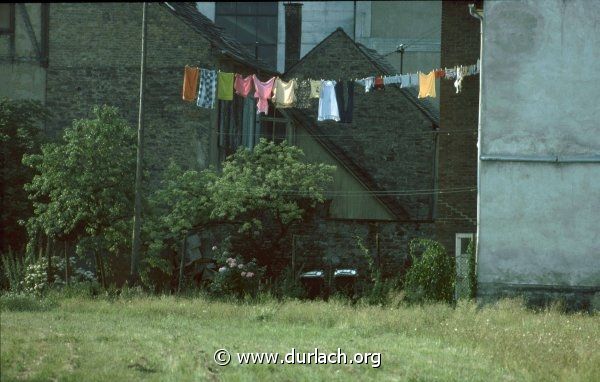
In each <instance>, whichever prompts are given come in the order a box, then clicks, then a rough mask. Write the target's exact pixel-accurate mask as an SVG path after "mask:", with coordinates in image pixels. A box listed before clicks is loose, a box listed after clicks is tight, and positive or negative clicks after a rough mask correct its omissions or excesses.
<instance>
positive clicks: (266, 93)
mask: <svg viewBox="0 0 600 382" xmlns="http://www.w3.org/2000/svg"><path fill="white" fill-rule="evenodd" d="M275 78H277V77H273V78H271V79H270V80H268V81H267V82H261V81H260V80H259V79H258V77H256V74H253V75H252V80H253V81H254V98H258V103H257V104H256V114H259V113H265V114H268V113H269V101H268V100H269V99H270V98H271V93H272V92H273V85H275Z"/></svg>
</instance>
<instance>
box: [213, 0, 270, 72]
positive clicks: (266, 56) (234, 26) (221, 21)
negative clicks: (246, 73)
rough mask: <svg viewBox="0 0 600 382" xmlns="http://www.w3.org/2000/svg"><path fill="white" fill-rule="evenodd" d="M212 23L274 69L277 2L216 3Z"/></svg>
mask: <svg viewBox="0 0 600 382" xmlns="http://www.w3.org/2000/svg"><path fill="white" fill-rule="evenodd" d="M215 5H216V9H215V23H216V24H217V25H219V26H221V27H223V28H225V30H226V31H227V32H228V33H229V34H230V35H232V36H233V37H235V38H236V40H238V41H239V42H240V43H241V44H242V45H244V46H245V47H246V48H247V49H248V51H249V52H251V53H252V54H254V56H255V57H256V58H260V59H262V60H263V61H265V62H266V63H267V64H269V65H271V67H272V68H275V67H276V66H277V2H217V3H216V4H215Z"/></svg>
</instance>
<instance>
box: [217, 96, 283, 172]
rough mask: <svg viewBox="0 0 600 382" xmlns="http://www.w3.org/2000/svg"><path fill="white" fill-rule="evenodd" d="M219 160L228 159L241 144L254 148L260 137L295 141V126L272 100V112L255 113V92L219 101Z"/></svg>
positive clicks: (280, 140)
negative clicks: (293, 126) (244, 96)
mask: <svg viewBox="0 0 600 382" xmlns="http://www.w3.org/2000/svg"><path fill="white" fill-rule="evenodd" d="M218 107H219V123H218V126H219V140H218V145H219V161H223V160H225V158H227V157H228V156H229V155H231V154H233V153H234V152H235V151H236V150H237V149H238V148H239V147H240V146H244V147H247V148H250V149H252V148H254V146H256V145H257V144H258V142H259V140H260V138H266V139H267V140H269V141H273V142H275V143H281V142H283V141H284V140H285V141H287V142H288V143H289V144H294V141H293V138H294V137H293V129H292V125H291V124H290V123H289V121H288V119H287V118H286V117H285V115H284V114H283V113H282V112H281V111H280V110H278V109H276V108H275V107H274V106H273V105H272V104H270V103H269V114H267V115H264V114H260V115H257V114H256V100H255V99H254V95H253V93H251V94H249V95H248V97H246V98H243V97H240V96H238V95H237V94H234V95H233V100H232V101H219V104H218Z"/></svg>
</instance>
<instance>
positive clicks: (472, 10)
mask: <svg viewBox="0 0 600 382" xmlns="http://www.w3.org/2000/svg"><path fill="white" fill-rule="evenodd" d="M469 14H470V15H471V16H473V17H475V18H476V19H477V20H479V116H478V123H477V229H476V233H475V264H476V265H475V267H477V262H478V261H477V260H478V257H479V242H480V240H479V237H480V236H479V233H480V230H481V161H480V160H479V158H480V157H481V104H482V102H481V101H482V97H481V94H482V89H483V16H482V15H480V14H479V13H478V12H477V9H475V4H469ZM475 274H477V268H475Z"/></svg>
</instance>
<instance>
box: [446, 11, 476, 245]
mask: <svg viewBox="0 0 600 382" xmlns="http://www.w3.org/2000/svg"><path fill="white" fill-rule="evenodd" d="M469 3H472V1H444V2H443V4H442V42H441V48H442V52H441V66H442V67H453V66H456V65H470V64H474V63H475V62H476V61H477V59H478V58H479V47H480V35H479V33H480V26H479V20H477V19H475V18H474V17H472V16H471V15H470V14H469V10H468V7H467V5H468V4H469ZM478 6H479V7H481V4H479V5H478ZM440 93H441V98H440V134H439V169H438V171H439V173H438V174H439V176H438V182H439V188H440V189H441V190H445V189H455V188H460V187H469V186H472V187H473V188H476V187H477V123H478V112H479V76H469V77H465V79H464V80H463V83H462V91H461V92H460V93H459V94H456V90H455V88H454V81H450V80H442V81H441V91H440ZM437 216H438V219H437V221H436V231H437V236H438V239H439V240H440V241H441V242H442V244H444V246H445V247H446V249H447V250H448V252H449V253H451V254H454V250H455V248H454V240H455V239H454V237H455V234H456V233H474V232H475V230H476V218H477V192H476V191H471V192H456V193H442V194H440V195H439V197H438V203H437Z"/></svg>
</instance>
